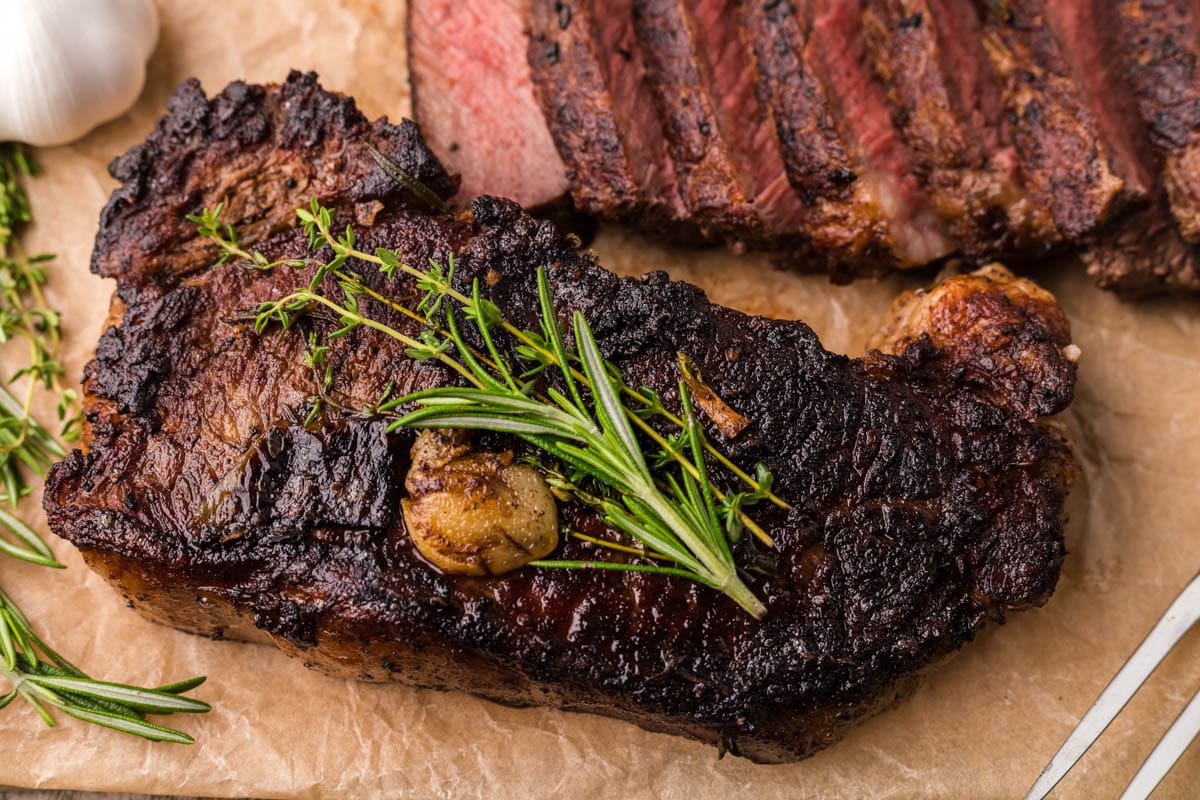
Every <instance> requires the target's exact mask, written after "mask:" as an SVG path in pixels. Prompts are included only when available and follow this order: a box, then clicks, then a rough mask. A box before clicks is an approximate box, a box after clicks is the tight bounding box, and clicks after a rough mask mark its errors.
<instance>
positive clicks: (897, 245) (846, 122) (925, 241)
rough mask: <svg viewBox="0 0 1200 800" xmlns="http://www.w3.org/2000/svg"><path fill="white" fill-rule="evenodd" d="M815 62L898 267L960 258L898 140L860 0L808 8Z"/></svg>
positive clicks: (817, 0) (826, 1) (813, 0)
mask: <svg viewBox="0 0 1200 800" xmlns="http://www.w3.org/2000/svg"><path fill="white" fill-rule="evenodd" d="M809 2H810V8H809V12H810V13H811V23H812V28H811V31H810V35H809V39H808V42H807V45H806V46H807V48H808V49H809V51H810V56H809V62H810V63H811V64H813V65H814V66H815V67H816V68H817V69H818V75H819V77H820V78H821V80H822V82H823V83H824V84H825V86H826V87H827V89H828V91H829V95H828V100H829V101H830V103H831V110H832V112H833V114H834V118H835V119H837V120H838V122H839V124H840V126H841V130H842V137H843V140H844V141H845V142H846V143H847V145H848V146H849V148H850V150H851V152H852V153H854V155H855V157H856V162H857V163H858V165H859V172H858V180H860V181H862V182H863V183H864V184H865V185H866V186H867V187H868V191H869V192H870V193H871V195H872V196H873V197H875V199H876V201H877V202H878V203H879V206H880V208H881V209H882V210H883V215H884V218H885V219H886V220H887V223H888V226H889V228H890V230H891V235H892V246H893V249H894V251H895V253H896V259H897V263H898V265H899V266H902V267H904V266H920V265H923V264H928V263H930V262H931V261H936V260H938V259H939V258H942V257H944V256H947V255H949V254H951V253H952V252H954V251H955V249H956V247H957V245H956V244H955V242H954V241H953V240H952V239H951V238H950V237H948V236H947V234H946V232H945V229H944V227H943V225H942V221H941V219H940V218H939V217H938V215H937V213H936V212H935V211H934V209H933V208H931V207H930V205H929V198H928V197H927V196H926V194H925V192H924V190H923V189H922V187H921V186H920V185H919V184H918V182H917V178H916V176H915V175H914V174H913V170H912V167H911V165H910V163H909V157H908V152H907V148H905V146H904V143H903V142H902V141H901V140H900V138H899V137H898V136H897V134H896V128H895V126H894V125H893V124H892V116H891V111H890V109H889V108H888V103H887V98H886V97H885V95H884V90H883V86H882V85H881V84H880V82H879V80H878V78H877V77H876V76H875V74H874V72H873V71H872V70H871V68H870V66H869V65H868V63H867V52H866V42H865V40H864V38H863V27H862V4H861V2H859V0H809Z"/></svg>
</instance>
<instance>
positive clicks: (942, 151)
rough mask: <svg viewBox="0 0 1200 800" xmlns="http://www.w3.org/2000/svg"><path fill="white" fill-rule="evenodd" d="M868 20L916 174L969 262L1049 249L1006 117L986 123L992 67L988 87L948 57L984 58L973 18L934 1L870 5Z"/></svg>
mask: <svg viewBox="0 0 1200 800" xmlns="http://www.w3.org/2000/svg"><path fill="white" fill-rule="evenodd" d="M942 11H944V12H947V13H941V14H939V12H942ZM863 17H864V23H863V27H864V35H865V37H866V40H867V52H868V53H869V55H870V56H871V58H872V62H873V65H874V68H875V71H876V72H877V73H878V75H879V77H880V79H881V80H882V83H883V85H884V87H885V88H886V89H887V93H888V98H889V100H890V101H891V105H892V109H893V118H894V121H895V125H896V128H897V130H899V131H900V134H901V136H902V137H903V139H904V141H905V143H906V144H907V146H908V151H909V157H910V160H911V163H912V167H913V170H914V172H915V173H916V175H917V177H918V179H920V181H921V182H922V184H923V185H924V186H925V187H926V188H927V190H928V192H929V196H930V199H931V201H932V202H933V205H934V207H935V208H936V209H937V211H938V213H939V215H940V216H941V217H942V219H944V220H945V221H946V226H947V229H948V230H949V231H950V233H951V234H952V235H953V236H954V237H955V239H956V240H957V241H958V242H959V244H960V245H961V248H962V251H963V253H964V255H967V256H971V257H978V256H981V255H986V254H994V253H997V252H1004V253H1017V252H1024V251H1028V250H1031V249H1034V250H1036V249H1038V248H1040V247H1042V246H1043V242H1044V241H1045V239H1046V238H1047V234H1049V235H1051V236H1053V220H1051V219H1049V216H1048V213H1047V211H1046V210H1045V209H1044V208H1041V207H1039V206H1038V205H1037V204H1036V203H1034V202H1033V201H1032V198H1030V197H1029V196H1028V195H1027V193H1026V192H1025V190H1024V187H1023V186H1022V181H1021V175H1020V168H1019V165H1018V164H1017V159H1016V157H1015V154H1014V153H1013V152H1012V148H1011V146H1010V145H1008V143H1006V142H1003V141H1001V130H1000V128H1001V126H1000V123H999V120H998V119H996V118H989V117H991V116H992V115H993V114H994V113H995V111H994V110H993V109H991V108H985V107H983V106H985V105H986V101H985V99H984V96H985V95H988V94H992V95H995V99H996V101H998V100H999V97H998V93H999V92H998V87H995V86H994V85H990V82H991V81H992V74H991V70H990V69H988V70H987V71H986V72H985V71H984V70H982V69H981V70H979V73H980V74H979V75H978V77H977V78H975V80H977V81H978V82H979V83H980V84H988V85H971V84H972V82H973V81H972V75H970V74H969V73H966V71H965V70H963V66H964V65H963V64H961V63H959V62H958V61H956V60H950V59H949V57H948V55H947V54H946V53H945V52H944V49H945V47H946V45H949V46H952V47H961V48H962V49H963V50H971V49H977V50H978V54H977V58H978V59H981V60H986V57H985V56H984V54H983V52H982V49H981V48H972V47H971V45H970V42H973V41H978V27H977V26H974V25H972V24H971V23H972V21H973V20H972V19H962V18H963V17H972V18H973V17H974V15H973V14H970V13H969V12H968V13H967V14H963V13H961V11H959V12H957V13H956V10H955V9H954V8H947V7H946V6H944V5H939V4H937V3H935V2H932V1H931V0H868V2H866V3H865V5H864V12H863ZM956 37H962V38H964V39H966V44H965V45H964V44H963V43H962V42H956V41H953V39H954V38H956ZM948 39H949V40H950V41H948ZM955 70H958V71H959V72H958V74H955ZM964 73H965V74H964ZM964 98H966V100H967V102H969V103H970V105H966V104H965V103H964V102H963V99H964Z"/></svg>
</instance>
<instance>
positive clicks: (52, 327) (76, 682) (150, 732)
mask: <svg viewBox="0 0 1200 800" xmlns="http://www.w3.org/2000/svg"><path fill="white" fill-rule="evenodd" d="M32 174H33V165H32V163H31V162H30V161H29V160H28V159H27V158H26V156H25V155H24V154H23V152H22V151H21V149H20V148H19V146H17V145H15V144H0V347H2V346H3V345H7V344H9V343H16V342H23V343H24V344H25V345H26V346H27V347H28V361H27V363H26V365H25V366H24V367H22V368H21V369H18V370H17V371H16V373H15V374H14V375H13V376H12V377H11V378H10V380H11V381H18V382H23V383H24V388H23V390H22V391H21V392H20V394H21V398H22V399H21V400H18V399H17V398H16V397H14V396H13V395H12V394H11V393H10V392H9V391H8V390H7V389H5V388H3V387H0V502H3V503H5V504H7V505H8V506H10V507H11V508H13V509H14V510H16V508H17V504H18V501H20V499H21V498H22V497H24V496H25V495H27V494H29V492H30V489H29V487H28V485H27V484H26V483H25V481H24V480H23V478H22V471H23V470H28V471H29V472H31V473H33V474H34V475H35V476H37V477H39V478H41V477H44V476H45V474H46V470H47V469H48V468H49V467H50V465H51V464H52V463H53V462H54V460H55V459H58V458H61V457H63V456H65V455H66V451H65V450H64V448H63V446H62V445H61V444H60V443H59V442H58V440H57V439H56V438H55V437H54V436H53V435H52V434H51V433H50V432H48V431H47V430H46V429H45V428H44V427H43V426H42V425H41V424H40V423H39V422H38V421H37V420H36V419H35V418H34V416H33V412H32V409H33V404H34V401H35V399H36V398H37V395H38V392H48V393H50V394H51V395H52V396H54V397H55V399H56V401H57V410H58V417H59V420H60V422H61V423H62V426H63V427H62V436H63V438H65V439H72V438H74V437H75V436H76V435H77V434H78V431H79V424H80V415H79V407H78V403H77V399H76V395H75V392H74V391H73V390H71V389H67V388H65V387H64V386H63V385H62V383H61V380H62V376H63V374H64V371H63V368H62V365H61V364H60V362H59V360H58V359H59V349H60V346H61V330H60V327H59V318H58V314H57V313H56V312H54V311H52V310H50V309H49V308H48V307H47V304H46V300H45V297H44V296H43V294H42V285H43V284H44V283H45V282H46V273H45V271H44V269H43V266H42V265H43V264H44V263H45V262H47V261H49V260H50V259H51V256H34V257H32V258H31V257H27V256H26V255H25V253H24V251H23V250H22V249H21V247H20V244H19V243H18V242H17V240H16V238H15V236H16V233H17V231H18V229H19V227H20V226H21V225H22V224H24V223H27V222H29V221H31V214H30V208H29V201H28V198H27V197H26V194H25V190H24V188H23V186H22V184H21V179H22V178H23V177H26V176H29V175H32ZM0 526H3V528H5V529H6V530H7V533H8V535H7V536H4V535H0V554H4V555H8V556H12V557H14V558H18V559H21V560H23V561H29V562H31V563H34V564H39V565H41V566H46V567H55V568H62V564H60V563H58V561H57V560H56V559H55V558H54V553H53V552H52V551H51V550H50V548H49V547H48V546H47V545H46V543H45V542H44V541H43V540H42V539H41V538H40V537H39V536H38V535H37V533H36V532H34V530H33V529H32V528H30V527H29V526H28V525H26V524H25V523H24V522H23V521H22V520H21V519H20V518H19V517H17V516H16V515H15V514H14V513H12V512H10V511H8V510H7V509H5V508H3V507H0ZM0 677H3V678H4V679H5V680H6V681H7V682H8V684H9V686H10V687H11V689H10V690H9V692H8V693H7V694H4V695H0V709H3V708H5V707H7V706H8V705H9V704H10V703H12V702H13V700H15V699H17V698H18V697H20V698H22V699H24V700H25V701H26V702H28V703H29V704H30V705H32V706H33V707H34V708H35V709H36V710H37V712H38V714H39V715H40V716H41V717H42V719H43V720H45V722H46V724H47V725H54V724H55V721H54V717H53V716H52V714H51V711H50V709H58V710H59V711H60V712H62V713H64V714H67V715H68V716H72V717H75V718H76V719H81V720H83V721H85V722H91V723H94V724H96V725H101V726H104V727H106V728H112V729H114V730H118V731H122V732H124V733H130V734H134V735H136V736H142V737H144V738H147V739H151V740H154V741H164V742H178V743H184V744H190V743H191V742H192V738H191V737H190V736H188V735H187V734H185V733H181V732H180V731H177V730H173V729H171V728H166V727H163V726H160V725H155V724H153V723H151V722H148V721H147V720H146V717H147V715H151V714H156V715H157V714H173V713H177V712H185V713H198V712H203V711H208V710H209V706H208V705H207V704H205V703H202V702H200V701H198V700H193V699H191V698H188V697H183V696H182V695H183V694H184V693H186V692H188V691H191V690H192V689H194V688H196V687H197V686H199V685H200V684H201V683H203V682H204V678H193V679H192V680H189V681H184V682H183V683H178V684H173V685H171V686H164V687H161V688H158V689H146V688H142V687H138V686H128V685H125V684H119V683H108V682H105V681H98V680H94V679H93V678H91V677H89V676H88V675H86V674H85V673H84V672H83V671H82V670H80V669H79V668H78V667H76V666H74V665H72V664H71V663H70V662H69V661H67V660H66V659H65V658H63V657H62V656H61V655H59V654H58V653H56V652H55V651H54V650H52V649H51V648H50V647H49V645H47V644H46V643H45V642H44V641H42V640H41V639H40V638H39V637H38V636H37V635H36V634H35V633H34V631H33V627H32V625H31V624H30V622H29V620H28V619H27V618H26V617H25V615H24V614H23V613H22V612H21V610H20V609H19V608H18V607H17V606H16V604H15V603H14V602H13V600H12V598H11V597H10V596H9V595H8V594H7V593H6V592H5V591H4V590H3V589H2V588H0Z"/></svg>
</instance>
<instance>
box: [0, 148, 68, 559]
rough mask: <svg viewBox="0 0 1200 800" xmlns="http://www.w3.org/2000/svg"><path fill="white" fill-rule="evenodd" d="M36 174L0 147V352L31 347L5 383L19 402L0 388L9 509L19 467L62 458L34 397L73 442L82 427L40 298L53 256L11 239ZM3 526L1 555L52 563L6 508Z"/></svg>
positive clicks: (0, 446)
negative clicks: (42, 397)
mask: <svg viewBox="0 0 1200 800" xmlns="http://www.w3.org/2000/svg"><path fill="white" fill-rule="evenodd" d="M33 172H34V167H33V164H32V162H31V161H30V160H29V159H28V158H27V157H26V156H25V154H24V152H23V151H22V150H21V148H20V146H19V145H16V144H12V143H3V144H0V347H2V346H4V345H7V344H8V343H10V342H13V343H15V342H21V343H23V344H24V346H25V347H26V348H27V350H28V356H27V360H26V363H25V365H24V366H22V367H21V368H19V369H18V370H16V372H15V373H14V374H13V375H12V376H11V377H10V378H9V382H23V384H24V385H23V387H22V388H21V390H20V392H19V395H20V399H18V398H17V397H14V396H13V394H12V393H11V392H10V391H9V390H8V389H7V388H5V387H4V386H0V502H2V503H6V504H7V505H8V506H10V507H11V508H16V505H17V501H19V500H20V499H21V498H22V497H24V496H25V495H26V494H28V493H29V487H28V486H27V485H26V484H25V482H24V481H23V480H22V472H21V466H22V465H23V466H24V468H26V469H28V470H29V471H30V472H32V473H33V474H34V475H36V476H38V477H39V478H40V477H44V476H45V474H46V470H47V469H49V467H50V465H51V464H52V463H54V461H55V460H56V459H59V458H62V457H63V456H64V455H66V452H65V451H64V450H63V448H62V446H61V445H60V444H59V443H58V442H57V441H56V440H55V438H54V437H53V436H51V435H50V434H49V432H47V431H46V430H45V428H43V427H42V426H41V425H40V424H39V423H38V421H37V420H36V419H34V417H33V405H34V402H35V401H36V400H37V398H38V393H39V392H47V393H49V394H51V395H52V396H53V397H54V398H55V399H56V405H57V411H58V417H59V420H60V422H61V423H62V435H63V437H64V438H66V439H72V438H74V437H75V436H76V435H77V434H78V431H79V423H80V416H79V405H78V402H77V397H76V393H75V391H74V390H73V389H68V388H66V387H65V386H63V384H62V377H63V368H62V364H61V362H60V361H59V352H60V350H61V346H62V332H61V328H60V324H59V316H58V312H56V311H53V310H51V309H50V308H49V307H48V304H47V303H46V298H45V296H44V295H43V293H42V286H43V285H44V284H45V282H46V271H45V268H44V265H45V264H46V262H48V261H50V260H51V259H52V258H53V256H50V255H44V254H43V255H35V256H27V255H26V254H25V252H24V250H23V249H22V248H21V245H20V243H19V242H18V241H17V240H16V238H15V234H16V231H17V229H18V228H19V227H20V226H21V225H23V224H25V223H28V222H30V221H31V219H32V215H31V213H30V208H29V199H28V197H27V196H26V194H25V190H24V187H23V186H22V183H21V181H22V179H23V178H25V177H28V176H30V175H32V174H33ZM0 525H3V527H4V528H7V529H8V532H9V534H10V537H9V538H8V539H7V540H6V539H5V538H4V537H3V536H0V553H7V554H8V555H16V556H18V557H21V558H25V559H27V560H32V561H36V562H37V563H42V564H46V565H47V566H56V565H55V564H54V563H52V562H53V559H52V558H50V557H49V556H48V555H47V554H45V553H39V552H38V551H37V548H36V547H32V546H31V545H30V536H31V535H32V531H30V530H29V529H28V527H27V526H25V525H24V523H22V522H21V521H20V520H18V519H17V518H16V517H14V516H13V515H12V514H10V513H8V512H7V511H3V509H0Z"/></svg>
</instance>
